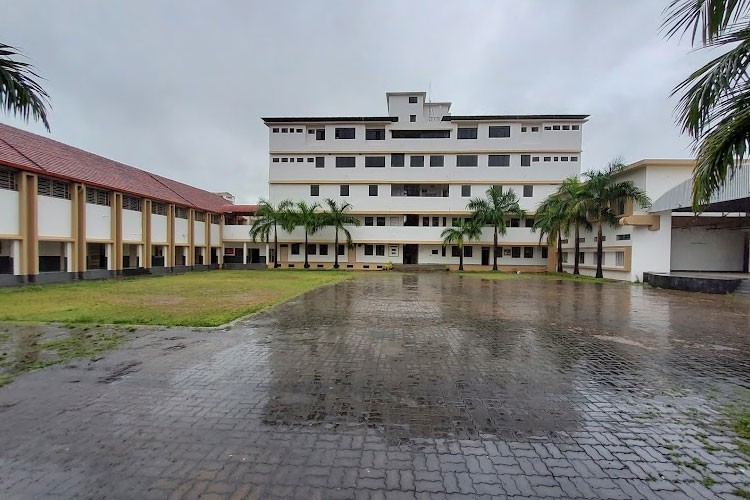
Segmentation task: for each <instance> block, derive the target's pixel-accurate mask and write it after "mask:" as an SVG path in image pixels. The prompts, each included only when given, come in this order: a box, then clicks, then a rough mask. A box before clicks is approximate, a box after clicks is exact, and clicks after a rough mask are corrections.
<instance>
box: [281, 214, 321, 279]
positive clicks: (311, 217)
mask: <svg viewBox="0 0 750 500" xmlns="http://www.w3.org/2000/svg"><path fill="white" fill-rule="evenodd" d="M319 208H320V205H318V204H317V203H307V202H306V201H298V202H297V203H295V204H294V206H292V207H290V208H289V210H288V213H289V220H290V223H293V224H294V225H295V226H302V228H303V229H304V230H305V266H304V267H305V269H307V268H309V267H310V262H309V261H308V257H307V255H308V254H307V240H308V237H309V236H312V235H313V234H315V233H316V232H318V229H320V228H321V227H323V225H324V224H323V217H322V215H323V214H322V213H321V212H319V211H318V209H319Z"/></svg>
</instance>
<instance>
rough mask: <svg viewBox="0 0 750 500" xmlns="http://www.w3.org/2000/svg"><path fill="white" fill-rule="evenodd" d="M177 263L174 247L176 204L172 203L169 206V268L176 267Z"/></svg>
mask: <svg viewBox="0 0 750 500" xmlns="http://www.w3.org/2000/svg"><path fill="white" fill-rule="evenodd" d="M175 262H176V258H175V245H174V204H173V203H170V204H169V205H167V261H166V264H165V265H166V266H167V267H174V266H175Z"/></svg>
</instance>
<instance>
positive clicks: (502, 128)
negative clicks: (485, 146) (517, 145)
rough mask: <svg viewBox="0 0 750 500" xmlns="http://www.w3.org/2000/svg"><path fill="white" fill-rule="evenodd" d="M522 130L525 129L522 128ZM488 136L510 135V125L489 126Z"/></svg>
mask: <svg viewBox="0 0 750 500" xmlns="http://www.w3.org/2000/svg"><path fill="white" fill-rule="evenodd" d="M524 128H525V127H524ZM522 132H526V131H525V130H522ZM490 137H510V125H497V126H491V127H490Z"/></svg>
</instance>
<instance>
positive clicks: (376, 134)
mask: <svg viewBox="0 0 750 500" xmlns="http://www.w3.org/2000/svg"><path fill="white" fill-rule="evenodd" d="M409 121H410V122H416V121H417V115H409ZM528 130H531V132H539V127H538V126H531V127H528V126H522V127H521V132H527V131H528ZM544 130H580V125H545V127H544ZM271 132H272V133H274V134H278V133H281V134H287V133H289V134H294V133H295V132H296V133H298V134H300V133H302V129H301V128H298V129H295V128H292V127H288V128H286V127H273V128H272V129H271ZM478 132H479V129H478V127H458V128H457V130H456V138H457V139H477V138H478V136H479V134H478ZM307 133H308V134H310V135H312V134H315V139H316V140H318V141H324V140H325V139H326V129H324V128H319V129H313V128H310V129H308V130H307ZM450 133H451V131H450V130H448V129H446V130H391V137H392V138H393V139H447V138H450ZM487 137H489V138H490V139H493V138H507V137H510V125H490V126H489V127H488V133H487ZM334 138H336V139H356V138H357V129H356V128H354V127H336V128H335V129H334ZM365 140H368V141H384V140H385V129H384V128H367V129H365Z"/></svg>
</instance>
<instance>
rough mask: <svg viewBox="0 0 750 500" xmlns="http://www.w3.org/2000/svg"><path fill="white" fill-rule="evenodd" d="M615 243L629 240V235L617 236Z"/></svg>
mask: <svg viewBox="0 0 750 500" xmlns="http://www.w3.org/2000/svg"><path fill="white" fill-rule="evenodd" d="M616 239H617V241H628V240H629V239H630V235H629V234H618V235H617V238H616Z"/></svg>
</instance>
